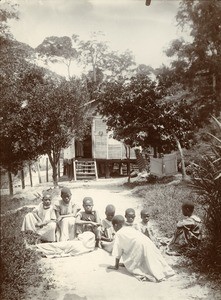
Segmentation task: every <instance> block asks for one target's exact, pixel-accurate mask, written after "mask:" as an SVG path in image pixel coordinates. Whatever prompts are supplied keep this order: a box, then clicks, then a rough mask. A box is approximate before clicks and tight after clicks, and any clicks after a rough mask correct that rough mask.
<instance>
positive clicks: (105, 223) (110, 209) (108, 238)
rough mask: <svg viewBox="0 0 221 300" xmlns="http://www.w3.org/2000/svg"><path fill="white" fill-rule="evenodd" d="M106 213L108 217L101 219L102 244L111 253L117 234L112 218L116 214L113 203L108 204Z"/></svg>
mask: <svg viewBox="0 0 221 300" xmlns="http://www.w3.org/2000/svg"><path fill="white" fill-rule="evenodd" d="M105 214H106V218H105V219H103V220H102V221H101V232H102V233H101V241H102V242H101V246H102V248H103V249H104V250H106V251H107V252H109V253H111V252H112V249H113V240H114V235H115V231H114V228H113V225H112V219H113V217H114V215H115V207H114V206H113V205H112V204H109V205H107V206H106V209H105Z"/></svg>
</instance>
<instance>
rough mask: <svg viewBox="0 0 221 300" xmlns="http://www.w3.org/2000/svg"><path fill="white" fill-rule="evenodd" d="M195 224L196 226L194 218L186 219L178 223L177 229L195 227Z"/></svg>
mask: <svg viewBox="0 0 221 300" xmlns="http://www.w3.org/2000/svg"><path fill="white" fill-rule="evenodd" d="M194 224H195V222H194V220H193V219H192V218H186V219H184V220H182V221H179V222H178V223H177V228H181V227H183V226H190V225H194Z"/></svg>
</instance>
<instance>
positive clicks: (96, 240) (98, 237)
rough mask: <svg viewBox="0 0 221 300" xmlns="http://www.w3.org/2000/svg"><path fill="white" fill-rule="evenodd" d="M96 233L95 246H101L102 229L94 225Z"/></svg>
mask: <svg viewBox="0 0 221 300" xmlns="http://www.w3.org/2000/svg"><path fill="white" fill-rule="evenodd" d="M93 232H94V234H95V247H100V241H101V229H100V227H97V226H96V227H94V230H93Z"/></svg>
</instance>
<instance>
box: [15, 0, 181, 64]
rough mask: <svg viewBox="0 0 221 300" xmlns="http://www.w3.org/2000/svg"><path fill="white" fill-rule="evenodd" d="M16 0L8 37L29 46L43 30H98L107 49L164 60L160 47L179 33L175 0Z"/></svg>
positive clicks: (86, 35) (83, 35) (86, 34)
mask: <svg viewBox="0 0 221 300" xmlns="http://www.w3.org/2000/svg"><path fill="white" fill-rule="evenodd" d="M11 1H13V2H17V3H19V11H20V16H19V20H18V21H14V20H13V21H11V22H10V26H11V31H12V33H13V35H14V37H15V38H16V39H17V40H18V41H21V42H24V43H27V44H29V45H30V46H32V47H36V46H38V45H39V44H40V43H41V42H42V41H43V40H44V38H46V37H48V36H64V35H66V36H72V34H77V35H79V37H80V39H83V40H88V39H90V36H91V33H92V32H97V31H102V32H103V33H104V34H105V38H104V39H105V40H106V41H108V44H109V46H110V48H111V50H115V51H119V52H124V51H125V50H127V49H129V50H131V51H132V52H133V54H134V57H135V61H136V63H137V64H141V63H142V64H146V65H150V66H152V67H154V68H156V67H159V66H160V65H162V63H164V64H167V63H168V59H167V58H166V56H165V54H164V53H163V51H164V50H165V49H166V48H167V47H168V46H169V44H170V42H171V41H172V40H173V39H176V38H178V37H180V36H181V34H182V33H181V32H180V30H179V29H178V27H177V26H176V19H175V17H176V13H177V9H178V6H179V0H152V1H151V4H150V6H146V5H145V0H11Z"/></svg>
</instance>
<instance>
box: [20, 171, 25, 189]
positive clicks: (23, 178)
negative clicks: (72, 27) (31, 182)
mask: <svg viewBox="0 0 221 300" xmlns="http://www.w3.org/2000/svg"><path fill="white" fill-rule="evenodd" d="M21 187H22V189H23V190H24V189H25V174H24V169H22V170H21Z"/></svg>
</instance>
